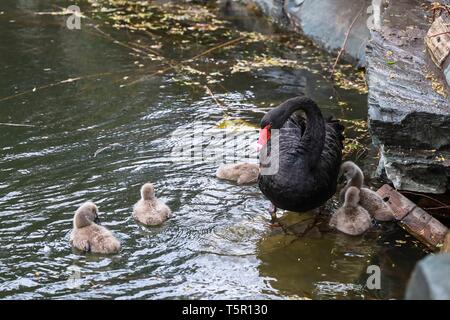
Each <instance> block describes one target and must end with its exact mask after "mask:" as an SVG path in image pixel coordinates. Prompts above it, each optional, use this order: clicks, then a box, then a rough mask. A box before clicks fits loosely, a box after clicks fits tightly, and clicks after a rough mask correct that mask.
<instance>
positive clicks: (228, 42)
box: [125, 36, 247, 86]
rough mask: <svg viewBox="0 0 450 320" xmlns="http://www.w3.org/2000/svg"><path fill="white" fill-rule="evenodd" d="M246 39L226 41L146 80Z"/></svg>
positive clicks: (134, 82) (157, 72)
mask: <svg viewBox="0 0 450 320" xmlns="http://www.w3.org/2000/svg"><path fill="white" fill-rule="evenodd" d="M246 37H247V36H242V37H239V38H236V39H233V40H229V41H226V42H224V43H221V44H219V45H217V46H214V47H212V48H209V49H208V50H205V51H203V52H201V53H199V54H197V55H195V56H193V57H192V58H188V59H185V60H182V61H181V62H180V63H177V64H175V65H172V64H171V65H170V66H169V67H167V68H164V69H161V70H158V71H156V72H153V73H152V74H150V75H148V76H147V77H145V78H148V77H152V76H154V75H157V74H164V73H166V72H167V71H169V70H172V69H176V68H177V67H179V66H181V65H183V63H186V62H187V63H189V62H193V61H195V60H196V59H198V58H200V57H202V56H205V55H207V54H209V53H211V52H213V51H216V50H218V49H221V48H224V47H228V46H230V45H232V44H235V43H237V42H240V41H242V40H243V39H245V38H246ZM141 81H142V79H139V80H135V81H133V82H130V83H128V84H126V85H125V86H131V85H133V84H136V83H138V82H141Z"/></svg>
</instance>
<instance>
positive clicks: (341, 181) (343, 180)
mask: <svg viewBox="0 0 450 320" xmlns="http://www.w3.org/2000/svg"><path fill="white" fill-rule="evenodd" d="M344 182H345V176H344V175H343V174H339V176H338V180H337V183H338V184H344Z"/></svg>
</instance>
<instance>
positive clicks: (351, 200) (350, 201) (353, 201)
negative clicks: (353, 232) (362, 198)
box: [345, 187, 359, 207]
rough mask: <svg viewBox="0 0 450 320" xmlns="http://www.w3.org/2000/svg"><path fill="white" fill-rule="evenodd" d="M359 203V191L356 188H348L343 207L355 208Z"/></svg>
mask: <svg viewBox="0 0 450 320" xmlns="http://www.w3.org/2000/svg"><path fill="white" fill-rule="evenodd" d="M358 202H359V189H358V188H356V187H350V188H348V189H347V192H346V193H345V205H346V206H352V207H356V206H357V205H358Z"/></svg>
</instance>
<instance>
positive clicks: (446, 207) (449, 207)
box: [424, 206, 450, 210]
mask: <svg viewBox="0 0 450 320" xmlns="http://www.w3.org/2000/svg"><path fill="white" fill-rule="evenodd" d="M424 209H425V210H442V209H450V206H443V207H434V208H424Z"/></svg>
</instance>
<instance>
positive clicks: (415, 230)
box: [377, 184, 449, 251]
mask: <svg viewBox="0 0 450 320" xmlns="http://www.w3.org/2000/svg"><path fill="white" fill-rule="evenodd" d="M377 193H378V194H379V195H380V196H381V197H382V198H383V200H384V201H385V202H386V203H387V204H389V206H390V207H391V208H392V210H393V211H394V217H395V219H396V220H397V222H398V223H399V225H400V226H401V227H403V228H404V229H405V230H407V231H408V232H409V233H411V234H412V235H413V236H414V237H416V238H417V239H418V240H419V241H421V242H422V243H423V244H425V245H426V246H427V247H429V248H430V249H431V250H434V251H437V250H439V248H440V247H441V246H442V244H443V243H444V240H445V237H446V235H447V234H448V232H449V230H448V228H447V227H446V226H444V225H443V224H442V223H441V222H440V221H439V220H437V219H435V218H434V217H433V216H431V215H430V214H428V213H427V212H426V211H425V210H423V209H422V208H420V207H418V206H417V205H416V204H415V203H414V202H412V201H411V200H409V199H408V198H406V197H405V196H403V195H402V194H401V193H399V192H397V190H395V189H394V188H392V187H391V186H390V185H387V184H386V185H384V186H382V187H381V188H380V189H379V190H378V191H377Z"/></svg>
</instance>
